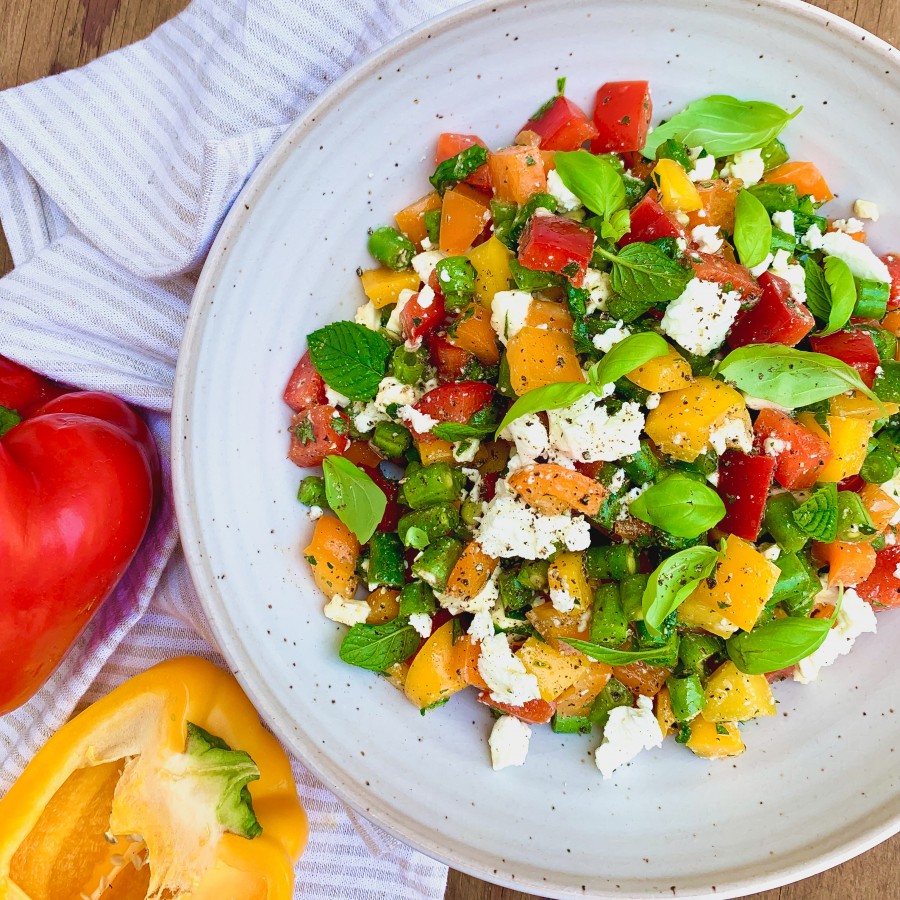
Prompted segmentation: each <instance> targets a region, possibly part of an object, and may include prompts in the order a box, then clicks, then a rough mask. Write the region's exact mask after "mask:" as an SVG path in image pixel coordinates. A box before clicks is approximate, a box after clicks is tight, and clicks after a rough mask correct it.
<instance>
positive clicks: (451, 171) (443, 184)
mask: <svg viewBox="0 0 900 900" xmlns="http://www.w3.org/2000/svg"><path fill="white" fill-rule="evenodd" d="M487 158H488V152H487V150H486V149H485V148H484V147H479V146H478V145H477V144H473V145H472V146H471V147H466V149H465V150H462V151H460V152H459V153H457V154H456V156H451V157H450V159H445V160H444V161H443V162H442V163H440V164H439V165H438V167H437V168H436V169H435V170H434V175H432V176H431V177H430V178H429V179H428V180H429V181H430V182H431V184H432V185H433V187H434V189H435V190H436V191H437V192H438V193H439V194H440V195H441V196H442V197H443V196H444V192H445V191H446V190H447V189H448V188H451V187H453V185H454V184H458V183H459V182H460V181H465V180H466V179H467V178H468V177H469V176H470V175H471V174H473V173H474V172H475V170H476V169H480V168H481V167H482V166H483V165H484V164H485V163H486V162H487Z"/></svg>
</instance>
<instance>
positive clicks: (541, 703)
mask: <svg viewBox="0 0 900 900" xmlns="http://www.w3.org/2000/svg"><path fill="white" fill-rule="evenodd" d="M478 702H479V703H483V704H484V705H485V706H490V707H491V709H499V710H500V711H501V712H505V713H506V714H507V715H510V716H515V717H516V718H517V719H521V720H522V721H523V722H528V724H529V725H544V724H546V723H547V722H549V721H550V720H551V719H552V718H553V713H554V712H555V710H556V707H555V705H554V704H553V703H549V702H548V701H546V700H540V699H538V700H529V701H528V702H527V703H523V704H522V705H521V706H512V705H511V704H509V703H498V702H497V701H496V700H492V699H491V694H490V692H489V691H482V692H481V693H480V694H479V695H478Z"/></svg>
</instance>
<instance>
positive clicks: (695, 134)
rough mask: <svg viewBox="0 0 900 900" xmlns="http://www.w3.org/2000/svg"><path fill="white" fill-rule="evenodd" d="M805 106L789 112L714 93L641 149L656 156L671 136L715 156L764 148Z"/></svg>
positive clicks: (661, 128)
mask: <svg viewBox="0 0 900 900" xmlns="http://www.w3.org/2000/svg"><path fill="white" fill-rule="evenodd" d="M802 108H803V107H798V108H797V109H796V110H794V112H792V113H789V112H787V111H785V110H783V109H782V108H781V107H780V106H776V105H775V104H774V103H766V102H764V101H762V100H738V99H736V98H735V97H729V96H727V95H725V94H714V95H712V96H710V97H704V98H703V99H701V100H695V101H694V102H693V103H689V104H688V105H687V106H686V107H685V108H684V109H683V110H682V111H681V112H680V113H677V114H676V115H674V116H672V118H671V119H669V121H668V122H665V123H664V124H662V125H658V126H657V127H656V128H654V129H653V131H651V132H650V134H649V135H648V136H647V144H646V146H645V147H644V149H643V150H642V151H641V152H642V153H643V154H644V156H645V157H647V159H656V150H657V148H658V147H659V145H660V144H662V143H664V142H665V141H667V140H669V138H675V139H676V140H678V141H681V143H683V144H686V145H687V146H688V147H703V148H704V149H705V150H706V152H707V153H711V154H712V155H713V156H728V155H729V154H731V153H737V152H738V151H739V150H753V149H755V148H756V147H764V146H765V145H766V144H768V143H769V141H771V140H773V139H774V138H776V137H778V135H779V134H780V133H781V132H782V130H783V129H784V126H785V125H787V123H788V122H790V120H791V119H793V118H794V116H796V115H797V113H799V112H800V110H801V109H802Z"/></svg>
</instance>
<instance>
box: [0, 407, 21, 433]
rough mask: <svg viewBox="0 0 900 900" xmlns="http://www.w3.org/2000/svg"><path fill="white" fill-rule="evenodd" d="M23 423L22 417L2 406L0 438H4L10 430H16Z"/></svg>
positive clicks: (0, 411)
mask: <svg viewBox="0 0 900 900" xmlns="http://www.w3.org/2000/svg"><path fill="white" fill-rule="evenodd" d="M21 421H22V417H21V416H20V415H19V414H18V413H17V412H16V411H15V410H14V409H7V407H5V406H0V437H3V435H4V434H6V432H7V431H9V430H10V429H12V428H15V427H16V425H18V424H19V422H21Z"/></svg>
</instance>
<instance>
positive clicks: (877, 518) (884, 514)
mask: <svg viewBox="0 0 900 900" xmlns="http://www.w3.org/2000/svg"><path fill="white" fill-rule="evenodd" d="M859 499H860V500H862V502H863V506H865V508H866V509H867V510H868V511H869V516H870V517H871V519H872V524H873V525H874V526H875V530H876V531H877V532H878V533H879V534H881V533H882V532H883V531H884V529H885V528H887V527H888V525H890V524H891V519H893V518H894V516H895V515H897V511H898V510H900V504H898V503H897V501H896V500H894V498H893V497H892V496H891V495H890V494H888V493H887V491H883V490H882V489H881V488H880V487H879V486H878V485H877V484H867V485H865V487H863V489H862V490H861V491H860V492H859ZM848 583H849V582H848Z"/></svg>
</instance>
